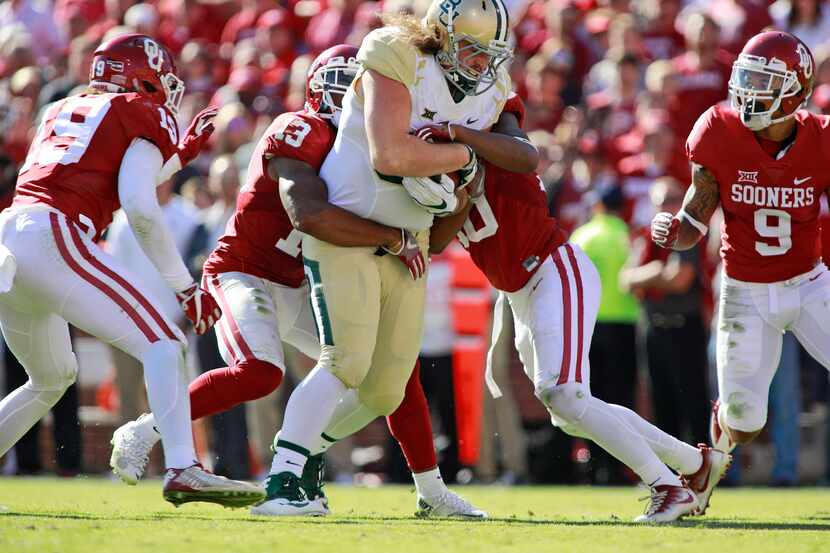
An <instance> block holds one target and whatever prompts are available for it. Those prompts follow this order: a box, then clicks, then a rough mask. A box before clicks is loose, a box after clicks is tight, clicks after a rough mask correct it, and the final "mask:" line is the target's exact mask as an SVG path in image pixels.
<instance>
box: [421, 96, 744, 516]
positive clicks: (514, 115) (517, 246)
mask: <svg viewBox="0 0 830 553" xmlns="http://www.w3.org/2000/svg"><path fill="white" fill-rule="evenodd" d="M523 118H524V108H523V106H522V104H521V101H520V100H519V99H518V97H515V96H514V97H512V98H511V99H510V100H508V102H507V104H506V105H505V108H504V112H503V113H502V116H501V118H500V119H499V122H498V124H497V125H496V126H495V127H494V129H493V130H494V131H495V133H494V134H490V133H486V132H480V131H472V130H470V129H465V128H461V127H455V126H453V127H451V128H447V127H446V126H445V127H443V128H439V129H435V130H434V131H433V136H440V137H442V138H445V139H446V138H454V139H455V140H459V141H464V142H465V143H467V144H469V145H470V146H472V147H473V148H474V149H475V150H476V154H477V155H478V156H479V157H481V158H484V159H485V160H486V173H485V175H486V177H485V189H484V194H483V195H482V196H480V197H478V198H476V199H474V200H473V202H472V207H471V208H470V209H469V210H468V211H469V214H468V215H466V216H465V214H459V215H457V216H454V217H448V218H446V219H443V220H441V221H440V222H439V223H438V224H437V228H434V229H433V232H432V234H431V244H430V249H431V250H438V251H440V250H441V249H442V248H443V247H444V246H445V245H446V244H447V243H448V242H449V241H450V240H451V239H452V235H453V233H454V231H455V229H457V228H459V226H460V227H461V232H460V233H459V239H460V241H461V243H462V244H463V245H464V246H465V247H466V248H467V249H468V250H469V252H470V256H471V257H472V259H473V261H474V262H475V263H476V265H477V266H478V267H479V268H480V269H481V270H482V271H483V272H484V274H485V275H486V276H487V278H488V279H489V280H490V283H491V284H492V285H493V286H495V287H496V288H498V289H499V290H500V291H501V293H500V294H499V303H501V302H503V301H505V300H507V301H508V302H509V304H510V307H511V309H512V312H513V318H514V323H515V336H516V338H515V344H516V349H517V350H518V351H519V357H520V358H521V360H522V363H523V364H524V366H525V371H526V373H527V375H528V377H529V378H530V379H531V380H532V381H533V383H534V388H535V394H536V397H538V398H539V400H540V401H542V403H543V404H544V405H545V407H546V408H547V409H548V411H549V412H550V414H551V420H552V422H553V424H554V425H556V426H558V427H560V428H561V429H562V430H563V431H565V432H567V433H568V434H571V435H574V436H581V437H585V438H588V439H591V440H593V441H594V442H596V443H597V444H598V445H600V446H602V447H603V448H604V449H606V450H607V451H608V452H609V453H611V454H612V455H614V456H615V457H616V458H617V459H619V460H620V461H622V462H623V463H625V464H626V465H627V466H628V467H630V468H631V469H632V470H633V471H634V472H635V473H637V474H638V475H639V476H640V478H642V480H643V481H644V482H645V483H646V484H648V485H649V486H650V487H651V488H652V493H651V502H650V504H649V506H648V508H647V510H646V513H645V514H644V515H642V516H641V517H639V518H638V519H637V520H638V521H642V522H670V521H674V520H677V519H678V518H680V517H682V516H684V515H686V514H689V513H691V512H692V511H693V510H694V509H695V508H696V507H697V505H698V502H697V499H696V496H695V494H694V493H693V491H692V490H691V489H690V487H694V486H695V485H699V483H700V482H701V481H702V480H705V479H707V478H708V475H709V474H710V473H711V472H712V471H714V470H720V469H719V467H720V466H721V465H725V464H727V463H728V461H729V456H728V455H726V454H724V453H720V452H716V451H714V450H713V449H711V448H708V447H697V448H696V447H693V446H691V445H689V444H686V443H683V442H681V441H680V440H677V439H676V438H674V437H672V436H670V435H668V434H666V433H665V432H663V431H661V430H660V429H658V428H656V427H655V426H653V425H651V424H650V423H648V422H647V421H645V420H644V419H642V418H641V417H640V416H639V415H637V414H636V413H634V412H633V411H631V410H629V409H627V408H625V407H622V406H619V405H612V404H608V403H605V402H604V401H602V400H599V399H597V398H595V397H592V396H591V391H590V386H589V381H590V376H589V375H590V367H589V363H588V351H589V349H590V345H591V334H592V332H593V327H594V321H595V319H596V315H597V310H598V308H599V298H600V280H599V276H598V273H597V270H596V268H595V267H594V265H593V263H591V261H590V260H589V259H588V257H587V256H586V255H585V254H584V253H583V252H582V251H581V250H580V249H579V247H578V246H576V245H574V244H571V243H569V242H567V235H566V233H565V232H564V231H562V230H561V229H560V228H559V225H558V224H557V221H556V219H554V218H552V217H550V215H549V213H548V207H547V201H546V196H545V192H544V188H543V187H542V182H541V180H540V179H539V177H538V176H537V175H536V174H535V173H532V172H530V173H524V174H521V173H516V172H511V171H509V170H507V169H505V168H510V169H515V170H524V171H527V169H526V168H524V169H520V168H519V167H520V166H522V163H517V160H518V157H517V156H512V155H509V156H505V153H506V152H507V148H506V147H505V146H504V140H505V137H504V136H499V133H506V134H508V135H511V136H514V137H519V138H522V139H525V140H526V136H525V135H524V133H523V131H522V130H521V123H522V120H523ZM421 134H422V135H423V134H425V133H424V132H422V133H421ZM465 217H466V220H464V218H465ZM501 312H502V310H501V307H500V306H497V307H496V309H495V313H496V319H495V321H494V323H493V326H494V330H493V332H494V339H493V342H495V341H496V338H497V336H498V333H499V332H500V329H501V326H502V322H501V318H500V316H499V314H500V313H501ZM487 383H488V386H489V387H490V389H491V391H492V392H493V394H494V396H496V397H497V396H498V395H500V392H499V391H498V386H497V385H496V384H495V382H494V381H493V379H492V377H491V376H490V374H489V371H488V375H487ZM669 467H672V468H673V469H675V470H676V471H678V472H679V473H680V474H681V475H686V477H685V478H686V479H687V480H688V481H689V485H686V484H685V483H684V482H683V481H681V479H680V478H679V477H678V476H677V475H676V474H675V473H674V472H672V471H671V470H670V469H669Z"/></svg>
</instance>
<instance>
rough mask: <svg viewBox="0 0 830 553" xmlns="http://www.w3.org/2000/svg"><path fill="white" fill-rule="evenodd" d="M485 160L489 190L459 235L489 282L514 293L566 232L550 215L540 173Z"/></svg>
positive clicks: (562, 241)
mask: <svg viewBox="0 0 830 553" xmlns="http://www.w3.org/2000/svg"><path fill="white" fill-rule="evenodd" d="M484 163H485V165H486V173H485V181H484V186H485V192H484V194H483V195H482V196H481V197H479V198H477V199H476V200H475V202H474V205H473V208H472V210H471V211H470V215H469V217H468V218H467V221H465V222H464V226H463V227H462V229H461V232H459V234H458V238H459V240H460V241H461V244H462V245H463V246H464V247H465V248H467V249H468V250H469V252H470V257H471V258H472V259H473V262H474V263H475V264H476V265H477V266H478V268H479V269H481V270H482V272H484V274H485V275H486V276H487V279H488V280H489V281H490V284H492V285H493V286H495V287H496V288H498V289H499V290H503V291H505V292H515V291H516V290H519V289H520V288H521V287H522V286H524V285H525V284H527V281H528V280H530V277H531V276H532V275H533V273H535V272H536V269H537V268H538V267H539V265H540V264H541V263H542V261H544V260H545V258H546V257H547V256H548V255H550V253H551V252H552V251H553V250H555V249H556V248H558V247H559V246H560V245H562V244H563V243H564V242H565V240H566V239H567V234H566V233H565V232H564V231H563V230H562V229H560V228H559V224H558V223H557V221H556V219H554V218H553V217H551V216H550V215H549V214H548V205H547V197H546V195H545V191H544V188H543V187H542V181H541V180H540V179H539V176H538V175H536V173H526V174H519V173H512V172H510V171H506V170H504V169H501V168H499V167H496V166H495V165H493V164H492V163H489V162H484Z"/></svg>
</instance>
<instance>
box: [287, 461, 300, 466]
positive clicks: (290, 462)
mask: <svg viewBox="0 0 830 553" xmlns="http://www.w3.org/2000/svg"><path fill="white" fill-rule="evenodd" d="M285 464H286V465H294V466H295V467H301V466H303V465H301V464H300V463H295V462H294V461H286V462H285Z"/></svg>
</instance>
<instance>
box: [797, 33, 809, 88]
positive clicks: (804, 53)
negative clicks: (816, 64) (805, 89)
mask: <svg viewBox="0 0 830 553" xmlns="http://www.w3.org/2000/svg"><path fill="white" fill-rule="evenodd" d="M795 53H796V54H798V65H799V66H800V67H801V70H802V71H803V72H804V76H805V77H807V78H808V79H809V78H811V77H812V76H813V60H812V59H810V52H809V51H808V50H807V47H806V46H804V45H803V44H801V43H800V42H799V43H798V46H796V47H795Z"/></svg>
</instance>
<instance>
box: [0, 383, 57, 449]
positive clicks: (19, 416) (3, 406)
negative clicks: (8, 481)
mask: <svg viewBox="0 0 830 553" xmlns="http://www.w3.org/2000/svg"><path fill="white" fill-rule="evenodd" d="M31 385H32V382H31V380H30V381H28V382H26V384H24V385H23V386H21V387H20V388H18V389H16V390H15V391H13V392H12V393H10V394H9V395H7V396H6V397H4V398H3V401H0V457H2V456H3V455H5V454H6V452H7V451H8V450H10V449H11V448H12V446H13V445H14V444H16V443H17V441H18V440H19V439H20V438H22V437H23V434H25V433H26V432H28V431H29V429H30V428H31V427H32V426H33V425H34V424H35V423H36V422H37V421H39V420H40V419H41V418H43V416H44V415H45V414H46V413H48V412H49V409H51V408H52V407H53V406H54V405H55V404H56V403H57V402H58V400H59V399H60V398H61V396H62V395H63V393H64V392H65V391H66V390H65V389H64V390H48V391H42V390H41V391H35V390H32V388H31Z"/></svg>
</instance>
